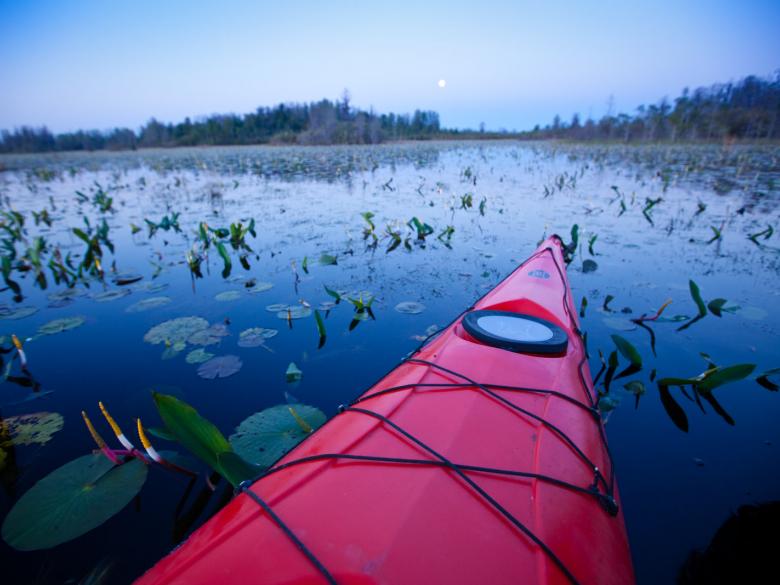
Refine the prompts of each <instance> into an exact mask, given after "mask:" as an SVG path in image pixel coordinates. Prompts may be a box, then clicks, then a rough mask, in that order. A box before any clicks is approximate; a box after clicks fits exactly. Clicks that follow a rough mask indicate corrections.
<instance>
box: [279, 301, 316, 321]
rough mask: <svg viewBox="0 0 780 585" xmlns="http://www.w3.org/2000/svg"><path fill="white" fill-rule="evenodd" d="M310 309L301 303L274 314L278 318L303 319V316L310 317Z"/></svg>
mask: <svg viewBox="0 0 780 585" xmlns="http://www.w3.org/2000/svg"><path fill="white" fill-rule="evenodd" d="M311 313H312V311H311V309H310V308H309V307H304V306H303V305H296V306H294V307H287V308H285V309H284V310H282V311H279V312H278V313H277V314H276V317H277V318H278V319H282V320H284V321H286V320H287V319H304V318H305V317H311Z"/></svg>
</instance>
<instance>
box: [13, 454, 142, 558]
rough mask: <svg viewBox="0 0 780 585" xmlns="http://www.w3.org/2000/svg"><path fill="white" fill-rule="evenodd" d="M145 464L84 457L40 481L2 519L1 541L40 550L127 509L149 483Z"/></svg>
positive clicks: (60, 542) (91, 456)
mask: <svg viewBox="0 0 780 585" xmlns="http://www.w3.org/2000/svg"><path fill="white" fill-rule="evenodd" d="M146 474H147V466H146V465H144V464H143V463H142V462H141V461H139V460H138V459H133V460H131V461H128V462H127V463H124V464H122V465H119V466H115V465H114V464H113V463H112V462H111V461H109V460H108V459H107V458H106V457H105V456H104V455H102V454H97V455H85V456H83V457H79V458H78V459H75V460H73V461H71V462H69V463H66V464H65V465H63V466H62V467H60V468H58V469H55V470H54V471H53V472H51V473H50V474H49V475H47V476H46V477H44V478H43V479H42V480H40V481H39V482H38V483H36V484H35V485H34V486H33V487H32V488H31V489H30V490H29V491H28V492H27V493H25V494H24V495H23V496H22V497H21V498H20V499H19V501H18V502H17V503H16V505H15V506H14V507H13V509H12V510H11V511H10V512H9V513H8V516H6V518H5V522H3V529H2V533H3V540H5V541H6V542H7V543H8V544H10V545H11V546H12V547H14V548H15V549H17V550H24V551H29V550H40V549H46V548H51V547H54V546H57V545H58V544H62V543H63V542H67V541H69V540H73V539H74V538H76V537H78V536H81V535H82V534H84V533H86V532H89V531H90V530H92V529H93V528H96V527H98V526H100V525H101V524H103V523H104V522H105V521H106V520H108V519H109V518H111V517H112V516H114V515H115V514H116V513H117V512H119V511H120V510H121V509H122V508H124V507H125V506H126V505H127V504H128V503H129V502H130V501H131V500H132V499H133V498H134V497H135V495H136V494H137V493H138V492H139V491H140V490H141V487H142V486H143V484H144V482H145V481H146Z"/></svg>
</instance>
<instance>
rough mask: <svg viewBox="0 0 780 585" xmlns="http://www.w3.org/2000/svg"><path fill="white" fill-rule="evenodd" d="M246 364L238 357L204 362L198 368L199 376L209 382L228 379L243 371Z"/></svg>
mask: <svg viewBox="0 0 780 585" xmlns="http://www.w3.org/2000/svg"><path fill="white" fill-rule="evenodd" d="M243 365H244V363H243V362H242V361H241V359H240V358H239V357H238V356H236V355H223V356H219V357H215V358H212V359H210V360H209V361H207V362H204V363H202V364H201V365H200V367H199V368H198V376H200V377H201V378H205V379H207V380H214V379H215V378H228V377H229V376H232V375H233V374H235V373H236V372H238V371H239V370H240V369H241V366H243Z"/></svg>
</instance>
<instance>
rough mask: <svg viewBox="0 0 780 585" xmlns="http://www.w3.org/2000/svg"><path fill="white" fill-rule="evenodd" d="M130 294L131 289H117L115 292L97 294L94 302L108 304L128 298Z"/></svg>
mask: <svg viewBox="0 0 780 585" xmlns="http://www.w3.org/2000/svg"><path fill="white" fill-rule="evenodd" d="M129 294H130V289H129V288H117V289H114V290H106V291H103V292H99V293H95V294H94V295H92V300H93V301H97V302H98V303H108V302H110V301H115V300H117V299H121V298H122V297H126V296H127V295H129Z"/></svg>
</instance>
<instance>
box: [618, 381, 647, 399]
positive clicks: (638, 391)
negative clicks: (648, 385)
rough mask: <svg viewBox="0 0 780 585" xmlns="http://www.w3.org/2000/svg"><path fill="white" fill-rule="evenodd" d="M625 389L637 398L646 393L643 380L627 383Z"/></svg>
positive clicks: (624, 385)
mask: <svg viewBox="0 0 780 585" xmlns="http://www.w3.org/2000/svg"><path fill="white" fill-rule="evenodd" d="M623 388H625V389H626V390H627V391H628V392H631V394H634V395H635V396H641V395H642V394H644V393H645V385H644V384H643V383H642V381H641V380H631V381H630V382H626V383H625V384H623Z"/></svg>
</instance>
